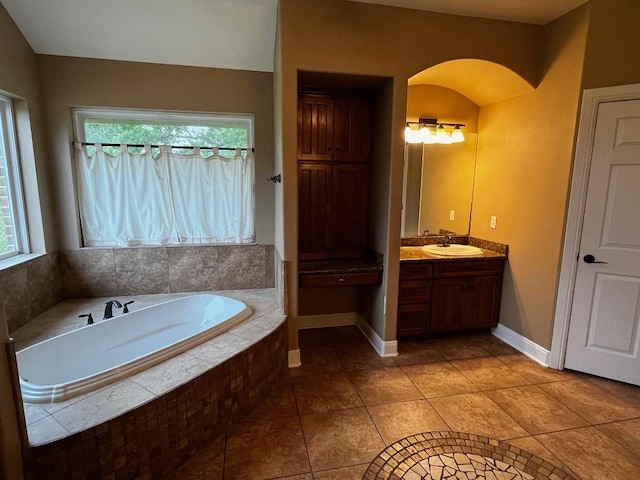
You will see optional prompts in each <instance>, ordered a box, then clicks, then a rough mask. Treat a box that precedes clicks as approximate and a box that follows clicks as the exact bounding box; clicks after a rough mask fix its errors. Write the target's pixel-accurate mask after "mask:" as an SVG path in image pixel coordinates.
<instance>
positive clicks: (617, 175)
mask: <svg viewBox="0 0 640 480" xmlns="http://www.w3.org/2000/svg"><path fill="white" fill-rule="evenodd" d="M565 367H566V368H570V369H573V370H579V371H582V372H586V373H592V374H594V375H599V376H602V377H607V378H612V379H615V380H621V381H624V382H628V383H633V384H636V385H640V100H628V101H617V102H611V103H601V104H600V105H599V107H598V114H597V119H596V129H595V137H594V143H593V151H592V153H591V170H590V174H589V183H588V187H587V199H586V205H585V216H584V223H583V230H582V237H581V241H580V254H579V258H578V269H577V276H576V282H575V290H574V296H573V305H572V309H571V320H570V324H569V337H568V341H567V350H566V358H565Z"/></svg>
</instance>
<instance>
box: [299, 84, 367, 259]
mask: <svg viewBox="0 0 640 480" xmlns="http://www.w3.org/2000/svg"><path fill="white" fill-rule="evenodd" d="M370 158H371V105H370V101H369V100H368V99H367V98H366V97H359V96H345V95H344V94H329V93H328V94H322V95H320V94H313V95H311V94H301V95H300V96H299V99H298V257H299V259H300V260H323V259H332V258H335V259H339V258H360V257H364V256H366V254H367V246H368V245H367V244H368V229H369V227H368V217H369V160H370Z"/></svg>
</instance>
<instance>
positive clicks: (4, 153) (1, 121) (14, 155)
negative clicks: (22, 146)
mask: <svg viewBox="0 0 640 480" xmlns="http://www.w3.org/2000/svg"><path fill="white" fill-rule="evenodd" d="M15 132H16V131H15V122H14V116H13V105H12V102H11V98H9V97H7V96H4V95H0V207H1V215H2V224H0V260H4V259H6V258H9V257H12V256H15V255H19V254H21V253H29V250H28V237H27V225H26V216H25V208H24V197H23V195H22V180H21V177H20V162H19V161H18V148H17V146H16V133H15Z"/></svg>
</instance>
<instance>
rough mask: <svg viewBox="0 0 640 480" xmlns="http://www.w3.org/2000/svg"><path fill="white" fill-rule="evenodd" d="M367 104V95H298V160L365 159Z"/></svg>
mask: <svg viewBox="0 0 640 480" xmlns="http://www.w3.org/2000/svg"><path fill="white" fill-rule="evenodd" d="M370 158H371V105H370V102H369V100H368V99H367V98H360V97H345V96H330V95H300V96H299V97H298V160H312V161H329V160H333V161H338V162H358V163H360V162H365V163H366V162H368V161H369V159H370Z"/></svg>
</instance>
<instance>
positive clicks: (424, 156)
mask: <svg viewBox="0 0 640 480" xmlns="http://www.w3.org/2000/svg"><path fill="white" fill-rule="evenodd" d="M477 146H478V134H477V133H465V141H464V142H462V143H455V144H451V145H440V144H421V143H416V144H410V143H407V144H406V145H405V166H404V191H403V210H402V236H403V237H415V236H420V235H425V234H427V233H428V234H432V235H438V234H444V233H449V234H456V235H468V234H469V227H470V220H471V207H472V203H473V183H474V178H475V168H476V150H477Z"/></svg>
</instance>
